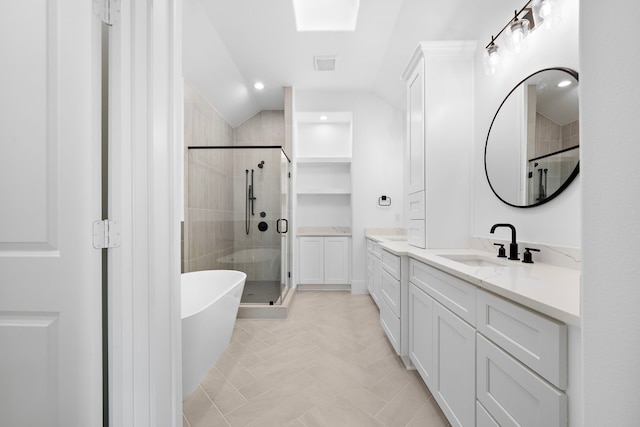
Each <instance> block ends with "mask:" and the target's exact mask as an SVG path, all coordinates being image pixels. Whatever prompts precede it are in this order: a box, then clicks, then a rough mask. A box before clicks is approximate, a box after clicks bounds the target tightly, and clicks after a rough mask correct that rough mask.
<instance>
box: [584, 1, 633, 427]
mask: <svg viewBox="0 0 640 427" xmlns="http://www.w3.org/2000/svg"><path fill="white" fill-rule="evenodd" d="M639 14H640V3H638V2H629V1H622V0H613V1H608V2H606V4H603V3H600V4H596V3H595V2H582V6H581V11H580V28H581V30H580V67H581V69H582V71H583V72H582V75H581V88H582V89H581V108H582V110H581V118H580V126H581V142H582V146H581V162H582V171H581V172H580V173H581V174H582V175H583V178H582V183H583V187H582V189H583V191H582V211H583V230H584V231H583V233H582V247H583V264H584V267H583V270H582V319H583V320H582V322H583V358H584V362H583V363H584V408H585V410H584V420H585V426H589V427H590V426H603V425H608V426H636V425H638V420H639V419H640V405H639V404H638V396H640V363H639V362H640V309H639V306H640V304H639V303H640V279H639V278H640V263H639V262H638V260H639V259H640V245H639V240H640V239H639V238H640V196H639V195H638V194H639V192H640V191H639V190H640V173H639V172H638V160H639V159H640V143H639V139H638V135H640V120H639V118H638V113H640V86H638V84H637V82H636V81H637V77H638V70H640V47H639V45H638V43H637V42H638V32H637V17H638V15H639Z"/></svg>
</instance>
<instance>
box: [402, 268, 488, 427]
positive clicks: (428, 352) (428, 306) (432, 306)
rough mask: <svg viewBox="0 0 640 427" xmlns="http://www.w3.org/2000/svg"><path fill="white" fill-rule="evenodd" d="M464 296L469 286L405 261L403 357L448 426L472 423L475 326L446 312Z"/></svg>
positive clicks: (463, 300) (462, 303)
mask: <svg viewBox="0 0 640 427" xmlns="http://www.w3.org/2000/svg"><path fill="white" fill-rule="evenodd" d="M449 279H451V280H449ZM465 288H468V289H465ZM436 289H438V290H437V291H436ZM460 290H462V292H460ZM469 295H471V296H472V297H473V296H474V295H475V288H474V287H473V286H472V285H469V284H467V283H458V279H456V278H454V277H451V276H449V277H446V276H444V277H442V273H441V272H440V271H438V270H437V269H435V268H433V267H429V266H427V265H426V264H423V263H420V262H418V261H415V260H413V259H411V260H409V357H410V359H411V361H412V362H413V364H414V365H415V366H416V369H417V370H418V372H419V373H420V375H421V376H422V378H423V380H424V381H425V383H426V384H427V386H428V387H429V389H430V390H431V393H432V394H433V396H434V397H435V399H436V401H437V402H438V404H439V405H440V408H441V409H442V411H443V412H444V414H445V415H446V416H447V419H448V420H449V422H450V423H451V424H452V425H454V426H473V425H475V401H476V396H475V380H476V377H475V369H476V367H475V366H476V351H475V347H476V343H475V328H474V327H473V326H472V325H471V324H469V323H468V322H467V321H466V320H464V319H463V318H462V317H460V316H459V315H458V314H456V313H454V312H453V311H452V310H451V308H454V309H455V310H456V311H460V307H464V306H465V305H468V304H469ZM461 296H462V298H459V297H461ZM462 311H463V312H469V310H466V309H463V310H462Z"/></svg>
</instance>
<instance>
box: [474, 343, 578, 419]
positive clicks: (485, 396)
mask: <svg viewBox="0 0 640 427" xmlns="http://www.w3.org/2000/svg"><path fill="white" fill-rule="evenodd" d="M477 348H478V382H477V395H478V401H479V402H480V403H481V404H482V406H484V407H485V408H486V409H487V411H488V412H489V413H490V414H491V416H492V417H493V418H494V419H495V420H496V422H497V423H498V424H499V425H501V426H503V427H508V426H514V427H515V426H530V427H560V426H566V425H567V395H566V394H564V393H562V392H561V391H559V390H557V389H556V388H555V387H553V386H552V385H550V384H548V383H547V382H546V381H544V380H543V379H542V378H540V377H539V376H538V375H536V374H535V373H533V372H532V371H531V370H529V369H528V368H527V367H525V366H524V365H522V364H521V363H520V362H518V361H516V359H514V358H513V357H511V356H510V355H509V354H507V353H505V352H504V351H502V350H501V349H500V348H498V347H497V346H496V345H494V344H493V343H492V342H490V341H489V340H487V339H485V338H484V337H483V336H482V335H480V334H478V338H477Z"/></svg>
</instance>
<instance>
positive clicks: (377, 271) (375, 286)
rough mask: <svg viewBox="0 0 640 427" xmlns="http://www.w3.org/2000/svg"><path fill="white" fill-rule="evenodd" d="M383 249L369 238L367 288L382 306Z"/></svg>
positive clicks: (375, 300)
mask: <svg viewBox="0 0 640 427" xmlns="http://www.w3.org/2000/svg"><path fill="white" fill-rule="evenodd" d="M381 258H382V249H381V248H380V245H379V244H378V243H376V242H375V241H373V240H371V239H367V290H368V291H369V295H371V298H372V299H373V301H374V302H375V303H376V305H377V306H378V309H379V308H380V287H381V283H382V261H381Z"/></svg>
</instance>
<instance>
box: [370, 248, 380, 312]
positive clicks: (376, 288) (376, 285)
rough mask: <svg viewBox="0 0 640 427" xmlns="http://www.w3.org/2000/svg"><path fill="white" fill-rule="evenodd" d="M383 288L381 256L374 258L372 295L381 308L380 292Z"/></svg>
mask: <svg viewBox="0 0 640 427" xmlns="http://www.w3.org/2000/svg"><path fill="white" fill-rule="evenodd" d="M381 290H382V262H381V261H380V258H377V257H375V258H374V259H373V293H372V294H371V296H372V297H373V300H374V301H375V302H376V304H378V308H380V298H381V296H380V292H381Z"/></svg>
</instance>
